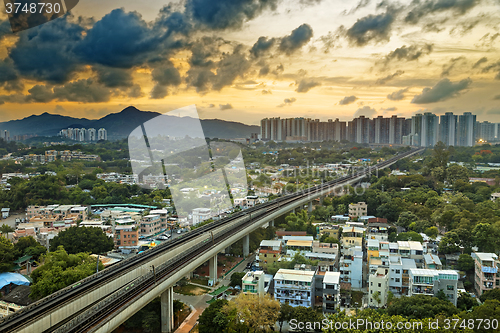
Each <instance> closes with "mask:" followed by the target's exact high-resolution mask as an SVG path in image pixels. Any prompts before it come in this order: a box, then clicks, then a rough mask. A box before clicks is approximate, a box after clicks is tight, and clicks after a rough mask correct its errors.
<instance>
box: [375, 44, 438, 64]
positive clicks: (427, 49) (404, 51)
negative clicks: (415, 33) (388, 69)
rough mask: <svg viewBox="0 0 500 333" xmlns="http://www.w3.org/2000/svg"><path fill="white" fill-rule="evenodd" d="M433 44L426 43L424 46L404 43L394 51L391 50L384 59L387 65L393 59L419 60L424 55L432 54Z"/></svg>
mask: <svg viewBox="0 0 500 333" xmlns="http://www.w3.org/2000/svg"><path fill="white" fill-rule="evenodd" d="M432 48H433V45H432V44H425V45H423V46H418V45H410V46H406V45H403V46H402V47H398V48H397V49H395V50H394V51H391V52H389V53H388V54H387V55H386V56H385V57H384V59H383V63H384V64H385V65H387V64H389V63H390V62H391V61H393V60H396V61H402V60H405V61H413V60H418V58H420V57H421V56H423V55H427V54H430V53H431V52H432Z"/></svg>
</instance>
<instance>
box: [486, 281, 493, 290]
mask: <svg viewBox="0 0 500 333" xmlns="http://www.w3.org/2000/svg"><path fill="white" fill-rule="evenodd" d="M494 286H495V284H494V283H493V282H487V281H484V282H483V288H493V287H494Z"/></svg>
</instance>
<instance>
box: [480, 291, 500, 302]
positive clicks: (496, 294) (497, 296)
mask: <svg viewBox="0 0 500 333" xmlns="http://www.w3.org/2000/svg"><path fill="white" fill-rule="evenodd" d="M479 299H480V300H481V302H486V300H489V299H491V300H497V301H499V302H500V288H495V289H491V290H486V291H485V292H484V293H483V294H482V295H481V296H479Z"/></svg>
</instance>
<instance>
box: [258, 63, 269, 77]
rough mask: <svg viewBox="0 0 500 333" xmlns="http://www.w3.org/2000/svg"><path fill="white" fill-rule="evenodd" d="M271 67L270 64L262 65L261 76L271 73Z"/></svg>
mask: <svg viewBox="0 0 500 333" xmlns="http://www.w3.org/2000/svg"><path fill="white" fill-rule="evenodd" d="M269 71H270V68H269V65H265V66H262V67H261V68H260V70H259V76H264V75H267V74H269Z"/></svg>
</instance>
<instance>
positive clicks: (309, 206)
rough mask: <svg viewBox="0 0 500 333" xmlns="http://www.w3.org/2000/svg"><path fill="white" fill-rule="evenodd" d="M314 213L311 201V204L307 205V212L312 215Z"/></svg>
mask: <svg viewBox="0 0 500 333" xmlns="http://www.w3.org/2000/svg"><path fill="white" fill-rule="evenodd" d="M312 211H313V202H312V201H309V204H308V205H307V212H308V213H312Z"/></svg>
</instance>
